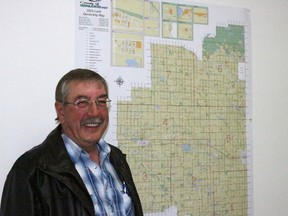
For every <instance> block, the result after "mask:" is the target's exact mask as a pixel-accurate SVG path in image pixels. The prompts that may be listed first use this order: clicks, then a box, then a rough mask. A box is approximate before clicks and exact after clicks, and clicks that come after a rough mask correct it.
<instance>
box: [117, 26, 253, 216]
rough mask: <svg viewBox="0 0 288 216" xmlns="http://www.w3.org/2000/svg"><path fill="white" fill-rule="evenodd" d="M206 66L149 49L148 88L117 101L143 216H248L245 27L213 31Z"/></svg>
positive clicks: (179, 51) (182, 54) (180, 52)
mask: <svg viewBox="0 0 288 216" xmlns="http://www.w3.org/2000/svg"><path fill="white" fill-rule="evenodd" d="M202 49H203V55H202V56H203V58H202V59H201V60H199V58H198V57H197V56H196V55H195V53H193V52H192V51H189V50H187V49H185V48H184V47H181V46H176V45H174V44H171V45H169V44H167V43H166V44H156V43H151V44H150V53H151V88H144V87H143V88H141V87H139V88H136V87H134V88H133V89H132V92H131V100H129V101H118V104H117V107H118V116H117V122H118V125H117V130H118V131H117V137H118V142H119V147H120V149H122V150H123V152H125V153H127V159H128V162H129V164H130V166H131V169H132V172H133V177H134V180H135V183H136V186H137V188H138V192H139V194H140V198H141V201H142V205H143V209H144V212H145V213H163V212H165V210H167V209H168V208H170V207H171V206H174V207H176V208H177V215H183V216H184V215H193V216H199V215H211V216H212V215H222V216H224V215H227V216H236V215H241V216H242V215H247V211H248V210H247V209H248V186H247V181H248V180H247V179H248V174H247V137H246V120H247V119H246V108H247V107H246V92H245V88H246V87H245V83H246V81H245V77H244V78H243V77H240V78H239V64H243V63H244V62H245V37H244V27H243V26H241V25H229V26H228V27H217V29H216V35H215V36H214V37H206V38H204V39H203V45H202Z"/></svg>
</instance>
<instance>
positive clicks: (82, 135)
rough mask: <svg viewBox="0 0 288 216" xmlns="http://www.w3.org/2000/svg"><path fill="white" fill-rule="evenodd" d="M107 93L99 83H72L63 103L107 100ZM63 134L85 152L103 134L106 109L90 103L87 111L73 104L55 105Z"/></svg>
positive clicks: (105, 126) (107, 118) (106, 122)
mask: <svg viewBox="0 0 288 216" xmlns="http://www.w3.org/2000/svg"><path fill="white" fill-rule="evenodd" d="M107 97H108V93H107V92H106V90H105V88H104V85H103V84H102V83H101V82H100V81H72V82H71V83H70V84H69V93H68V96H67V98H66V101H65V102H69V103H70V102H73V103H74V102H75V101H77V100H79V99H88V100H91V101H95V100H97V99H99V98H100V99H101V98H103V99H107ZM55 108H56V111H57V114H58V118H59V121H60V123H61V125H62V129H63V133H65V134H66V135H68V136H69V137H70V138H71V139H72V140H73V141H74V142H75V143H77V144H78V145H79V146H80V147H82V148H83V149H85V150H86V151H87V152H89V151H90V149H93V148H95V145H96V144H97V142H98V141H99V140H100V138H101V137H102V135H103V133H104V132H105V130H106V128H107V126H108V122H109V115H108V111H109V110H108V109H106V108H98V107H97V105H96V103H90V104H89V106H88V108H87V109H84V110H83V109H79V108H78V109H77V107H76V106H75V105H74V104H66V105H63V104H62V103H61V102H56V103H55Z"/></svg>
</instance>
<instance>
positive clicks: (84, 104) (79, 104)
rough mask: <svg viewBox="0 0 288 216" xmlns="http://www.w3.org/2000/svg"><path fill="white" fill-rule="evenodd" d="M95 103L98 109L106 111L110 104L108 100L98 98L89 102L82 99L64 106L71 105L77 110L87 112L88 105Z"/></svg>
mask: <svg viewBox="0 0 288 216" xmlns="http://www.w3.org/2000/svg"><path fill="white" fill-rule="evenodd" d="M92 103H95V104H96V106H97V107H98V109H108V108H109V107H110V104H111V100H110V99H108V98H107V99H106V98H98V99H97V100H94V101H92V100H89V99H86V98H82V99H79V100H76V101H75V102H64V104H65V105H66V104H73V105H75V107H76V108H77V109H78V110H88V108H89V106H90V104H92Z"/></svg>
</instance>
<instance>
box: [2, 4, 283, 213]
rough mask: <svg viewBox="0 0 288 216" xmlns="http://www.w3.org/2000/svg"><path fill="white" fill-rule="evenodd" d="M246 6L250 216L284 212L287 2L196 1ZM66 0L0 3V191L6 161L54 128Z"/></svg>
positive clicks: (69, 23)
mask: <svg viewBox="0 0 288 216" xmlns="http://www.w3.org/2000/svg"><path fill="white" fill-rule="evenodd" d="M199 2H201V3H208V4H220V5H228V6H239V7H245V8H248V9H250V11H251V23H252V77H253V139H254V141H253V145H254V146H253V154H254V156H253V157H254V159H253V163H254V177H253V179H254V213H255V214H254V215H256V216H270V215H277V216H286V215H287V212H288V205H287V203H288V193H287V191H288V184H287V182H288V169H287V167H288V157H287V155H288V144H286V141H287V140H288V115H287V110H288V98H287V96H286V92H288V85H286V84H287V83H288V54H287V50H288V41H287V40H288V28H287V20H288V13H287V11H288V1H287V0H277V1H268V0H201V1H200V0H199ZM74 38H75V37H74V1H72V0H60V1H59V0H49V1H47V0H46V1H44V0H27V1H23V0H14V1H11V0H0V74H1V78H0V111H1V112H0V123H1V129H0V152H1V154H0V166H1V170H0V174H1V175H0V188H1V189H0V193H1V192H2V187H3V184H4V181H5V178H6V175H7V173H8V171H9V169H10V168H11V166H12V164H13V162H14V161H15V160H16V158H18V157H19V156H20V154H22V153H23V152H24V151H26V150H28V149H29V148H31V147H32V146H34V145H36V144H38V143H40V142H41V141H42V140H43V139H44V138H45V137H46V135H47V134H48V132H50V131H51V129H52V128H54V127H55V123H54V118H55V111H54V106H53V103H54V89H55V86H56V83H57V81H58V80H59V78H60V77H61V76H62V75H63V74H64V73H66V72H68V71H69V70H70V69H73V68H74Z"/></svg>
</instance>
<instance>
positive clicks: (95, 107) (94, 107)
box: [88, 101, 99, 115]
mask: <svg viewBox="0 0 288 216" xmlns="http://www.w3.org/2000/svg"><path fill="white" fill-rule="evenodd" d="M98 113H99V107H98V104H97V101H93V102H92V103H90V104H89V107H88V114H90V115H96V114H98Z"/></svg>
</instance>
